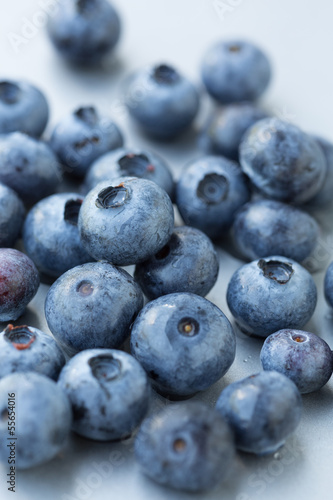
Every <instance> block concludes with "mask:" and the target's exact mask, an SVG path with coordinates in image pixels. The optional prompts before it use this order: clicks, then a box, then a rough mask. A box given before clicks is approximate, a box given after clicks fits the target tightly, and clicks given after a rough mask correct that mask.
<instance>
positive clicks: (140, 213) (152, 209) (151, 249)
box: [79, 177, 174, 266]
mask: <svg viewBox="0 0 333 500" xmlns="http://www.w3.org/2000/svg"><path fill="white" fill-rule="evenodd" d="M173 228H174V214H173V207H172V203H171V200H170V198H169V196H168V195H167V193H166V192H165V191H164V190H163V189H161V188H160V187H159V186H157V184H155V182H151V181H148V180H146V179H137V178H134V177H119V178H118V179H114V181H113V182H112V183H111V182H109V181H104V182H100V183H99V184H98V185H97V186H96V187H95V188H94V189H92V190H91V191H90V192H89V193H88V194H87V196H86V198H85V200H84V202H83V204H82V208H81V210H80V215H79V231H80V235H81V241H82V244H83V246H84V248H85V249H86V250H87V252H88V253H89V254H90V255H91V256H92V257H94V259H96V260H101V259H106V260H108V261H110V262H112V264H115V265H117V266H128V265H131V264H137V263H139V262H143V261H145V260H147V259H148V258H149V257H151V256H152V255H154V254H155V253H157V252H158V251H159V250H161V248H163V247H164V245H165V244H166V243H167V242H168V240H169V239H170V236H171V233H172V231H173Z"/></svg>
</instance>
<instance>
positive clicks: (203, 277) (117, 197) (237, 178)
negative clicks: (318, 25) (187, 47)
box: [0, 0, 333, 491]
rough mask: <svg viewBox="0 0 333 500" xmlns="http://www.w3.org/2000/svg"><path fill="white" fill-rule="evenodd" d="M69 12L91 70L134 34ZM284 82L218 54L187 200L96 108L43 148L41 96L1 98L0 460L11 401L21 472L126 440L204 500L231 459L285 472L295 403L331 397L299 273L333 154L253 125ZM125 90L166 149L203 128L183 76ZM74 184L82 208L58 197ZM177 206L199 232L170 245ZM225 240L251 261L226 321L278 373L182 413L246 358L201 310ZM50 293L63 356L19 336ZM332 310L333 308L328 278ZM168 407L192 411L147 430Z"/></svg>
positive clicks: (305, 139) (74, 199)
mask: <svg viewBox="0 0 333 500" xmlns="http://www.w3.org/2000/svg"><path fill="white" fill-rule="evenodd" d="M60 7H61V8H60V9H59V10H58V12H57V14H56V15H54V16H53V17H52V19H50V22H49V26H48V29H49V35H50V38H51V40H52V42H53V44H54V46H55V47H56V49H57V50H58V51H59V53H60V54H61V55H62V56H63V57H64V58H65V59H66V60H67V61H69V62H70V63H71V64H73V65H74V66H75V65H91V64H93V63H94V64H95V63H96V62H99V61H101V60H102V59H103V58H104V57H105V56H107V55H108V53H109V52H110V51H111V50H112V49H113V48H114V47H115V45H116V43H117V41H118V39H119V36H120V19H119V16H118V14H117V13H116V12H115V10H114V8H113V7H112V6H111V5H110V4H109V3H108V1H106V0H70V1H69V0H67V1H65V2H62V3H60ZM270 78H271V67H270V63H269V60H268V58H267V57H266V55H265V54H264V53H263V52H262V51H261V50H260V49H259V48H258V47H256V46H254V45H253V44H251V43H249V42H244V41H241V40H236V41H224V42H219V43H217V44H216V45H215V46H213V47H212V48H210V49H209V50H208V52H207V53H206V55H205V56H204V59H203V64H202V81H203V84H204V87H205V89H206V91H207V92H208V94H209V95H210V96H211V97H212V98H213V100H214V102H216V106H215V111H214V113H213V115H212V116H211V117H210V119H209V121H208V123H207V124H206V125H205V126H204V128H203V130H201V131H200V133H199V137H198V142H199V144H200V145H201V147H202V148H203V153H202V155H201V157H199V158H198V159H196V160H195V161H192V162H191V163H189V165H187V167H186V168H185V169H184V171H183V172H182V173H181V174H180V176H179V178H178V180H177V182H175V181H174V179H173V176H172V174H171V171H170V169H169V166H168V165H167V163H166V162H165V160H164V159H163V158H161V157H160V156H159V155H158V154H156V153H155V152H152V151H146V150H144V151H142V150H137V149H131V148H130V147H127V146H124V141H123V135H122V133H121V131H120V130H119V128H118V127H117V125H116V124H115V123H114V122H113V120H112V119H111V118H110V117H108V116H104V115H102V114H100V113H99V112H98V110H97V109H95V108H94V107H87V106H86V107H81V108H79V109H76V110H74V111H73V112H71V113H70V114H68V116H66V117H65V118H64V119H63V120H62V121H61V122H60V123H59V124H58V125H56V127H55V128H54V130H53V132H52V134H51V136H50V138H49V140H43V139H41V136H42V134H43V132H44V130H45V127H46V124H47V122H48V117H49V109H48V104H47V100H46V99H45V97H44V95H43V93H42V92H41V91H40V90H38V89H37V88H35V87H34V86H33V85H31V84H29V83H27V82H21V81H9V80H3V81H0V207H1V211H0V247H1V248H0V321H1V322H5V323H6V326H5V328H4V330H3V331H2V332H1V334H0V432H1V434H0V445H1V446H0V459H1V460H3V461H4V462H6V460H7V448H6V445H5V443H6V439H7V437H8V436H7V426H8V418H9V416H10V414H9V411H8V408H7V405H8V392H10V393H15V394H16V398H17V401H18V406H19V412H18V414H17V429H16V433H17V459H16V460H17V462H16V463H17V467H18V468H22V469H26V468H30V467H33V466H36V465H38V464H41V463H43V462H45V461H48V460H50V459H52V458H53V457H55V455H56V454H57V453H58V452H59V451H60V450H61V449H62V448H63V446H64V444H65V442H66V440H67V438H68V436H69V433H70V431H71V430H73V431H74V432H76V433H77V434H79V435H81V436H84V437H86V438H90V439H94V440H99V441H110V440H111V441H114V440H119V439H124V438H126V437H128V436H130V435H132V433H133V432H136V431H137V430H138V428H139V426H140V428H139V430H138V433H137V436H136V441H135V452H136V456H137V460H138V462H139V464H140V466H141V467H142V469H143V471H144V472H145V473H146V474H147V475H148V476H150V477H151V478H153V479H154V480H156V481H157V482H159V483H161V484H165V485H168V486H170V487H173V488H178V489H183V490H190V491H200V490H205V489H209V488H212V487H214V486H215V485H217V484H218V483H219V482H220V481H221V480H222V479H223V478H224V477H225V476H226V474H227V473H228V470H229V469H230V468H231V467H232V463H233V458H234V455H235V448H237V449H239V450H242V451H245V452H249V453H254V454H256V455H265V454H271V453H274V452H275V451H276V450H277V449H278V448H279V447H281V446H282V445H283V443H284V442H285V440H286V438H287V437H288V436H289V435H290V434H291V433H292V432H293V431H294V430H295V429H296V427H297V425H298V424H299V421H300V418H301V411H302V400H301V395H300V394H301V393H308V392H312V391H317V390H319V389H320V388H321V387H323V386H324V385H325V384H326V383H327V382H328V380H329V379H330V377H331V375H332V370H333V356H332V351H331V349H330V347H329V346H328V345H327V343H326V342H325V341H324V340H322V339H321V338H319V337H318V336H317V335H315V334H314V333H310V332H306V331H303V330H302V328H303V327H304V325H305V324H306V323H307V322H308V321H309V319H310V318H311V317H312V315H313V313H314V310H315V308H316V303H317V288H316V285H315V282H314V280H313V278H312V276H311V274H310V273H309V272H308V271H307V270H306V269H305V267H303V266H302V262H303V263H304V261H305V259H306V258H308V257H309V256H310V255H311V253H312V252H313V250H314V249H315V247H316V244H317V241H318V238H319V235H320V227H319V225H318V223H317V222H316V220H315V219H314V218H313V216H311V215H310V214H309V213H308V211H307V210H308V208H309V207H324V206H326V207H329V203H330V202H331V200H332V189H333V145H332V144H331V143H328V142H327V141H325V140H323V139H320V138H317V137H313V136H311V135H308V134H307V133H305V132H304V131H302V130H300V129H299V128H298V127H297V126H295V125H292V124H290V123H288V122H285V121H283V120H281V119H278V118H276V117H272V116H269V115H268V114H267V113H266V112H265V111H263V110H261V109H260V108H259V107H258V106H257V104H256V103H255V101H256V100H257V99H258V98H259V97H260V96H261V94H262V93H263V92H264V91H265V89H266V88H267V86H268V84H269V82H270ZM126 85H127V87H126V92H125V94H126V102H127V107H128V111H129V114H130V116H131V117H132V118H133V120H135V122H136V123H137V124H138V126H139V127H141V128H142V129H143V130H144V131H145V133H147V134H148V135H150V136H153V137H155V138H159V139H163V140H168V141H169V140H172V139H174V138H175V137H178V136H179V135H180V134H181V133H183V132H184V131H185V130H186V129H188V128H189V127H190V126H191V125H192V123H193V120H194V119H195V117H196V115H197V112H198V109H199V102H200V98H201V94H200V92H199V91H198V90H197V88H196V86H195V85H193V84H192V83H191V82H190V81H189V80H188V79H187V78H186V77H185V76H183V75H182V74H181V73H179V72H178V71H177V70H176V69H175V68H173V67H171V66H170V65H166V64H157V65H154V66H152V67H148V68H145V69H143V70H140V71H137V72H136V73H134V74H133V75H132V76H131V77H129V78H128V80H127V82H126ZM138 89H145V91H144V93H143V94H141V96H140V99H136V94H137V91H138ZM63 177H65V178H66V177H71V178H72V179H73V178H74V179H76V182H77V190H76V191H74V192H62V191H64V183H63V180H62V179H63ZM173 203H174V204H176V206H177V208H178V210H179V213H180V215H181V217H182V219H183V221H184V223H185V225H182V226H180V227H175V222H174V207H173ZM302 207H303V208H302ZM21 236H22V242H23V247H22V245H21V240H20V238H21ZM226 238H230V239H232V242H233V243H232V244H233V248H234V251H235V252H237V254H238V255H239V256H240V257H241V258H242V259H244V261H248V262H247V263H245V264H244V265H243V266H242V267H240V268H239V269H238V270H237V271H236V272H235V273H234V275H233V276H232V278H231V280H230V283H229V285H228V290H227V302H228V306H229V309H230V311H231V313H232V316H233V317H234V320H235V325H236V327H237V328H239V329H240V330H241V331H242V332H244V333H246V334H248V335H250V336H256V337H261V338H262V339H265V340H264V343H263V347H262V350H261V354H260V359H261V363H262V367H263V371H262V372H260V373H257V374H253V375H251V376H250V377H247V378H245V379H243V380H240V381H237V382H234V383H231V384H230V385H228V386H227V387H226V388H225V389H224V390H223V391H222V393H221V395H220V396H219V398H218V400H217V403H216V408H215V409H213V408H210V407H209V406H207V405H205V404H203V403H199V402H193V401H192V402H189V401H183V400H187V399H188V398H190V397H191V396H193V395H194V394H196V393H198V392H199V391H204V390H206V389H207V388H209V387H211V386H212V385H213V384H214V383H215V382H217V381H218V380H220V379H221V377H223V376H224V375H225V373H226V372H227V371H228V370H229V368H230V367H231V365H232V363H233V361H234V359H235V353H236V336H235V333H234V328H233V326H232V325H231V323H230V322H229V320H228V319H227V317H226V316H225V314H224V313H223V312H222V311H221V310H220V309H219V308H218V307H217V306H216V305H214V304H213V303H212V302H210V301H208V300H207V299H205V298H204V297H205V296H206V295H207V294H208V293H209V292H210V290H211V289H212V287H213V286H214V284H215V283H216V281H217V277H218V273H219V262H218V258H217V253H216V250H215V247H214V244H213V242H212V240H214V242H215V243H216V242H217V241H219V242H220V241H221V240H223V239H226ZM14 246H15V247H18V248H20V249H21V250H22V248H23V251H24V253H23V252H22V251H19V250H18V249H17V248H13V247H14ZM130 265H135V271H134V275H133V277H132V275H131V274H129V273H128V272H127V271H126V270H124V269H123V266H130ZM45 279H48V280H53V281H54V282H53V284H52V286H51V287H50V289H49V292H48V294H47V297H46V301H45V316H46V320H47V324H48V326H49V329H50V331H51V332H52V334H53V337H54V338H52V337H51V336H50V335H48V334H46V333H43V332H42V331H40V330H38V329H37V328H35V327H34V326H27V325H21V324H18V325H17V326H14V325H13V324H12V322H15V321H16V320H19V318H20V316H21V315H22V313H23V312H24V310H25V308H26V306H27V305H28V304H29V302H30V301H31V300H32V299H33V297H34V296H35V294H36V293H37V291H38V288H39V284H40V280H42V281H45ZM325 294H326V299H327V302H328V303H329V305H330V306H331V307H333V263H332V264H331V266H330V267H329V269H328V271H327V274H326V278H325ZM145 298H146V299H145ZM129 338H130V348H129V343H128V339H129ZM126 342H127V343H126ZM129 350H130V353H131V354H129V353H128V352H126V351H129ZM153 391H157V392H158V393H159V394H160V395H162V396H164V397H165V398H167V399H169V400H171V401H174V400H177V402H176V403H171V402H170V404H168V405H167V406H166V408H165V409H164V410H163V411H161V412H160V413H158V414H152V412H151V411H150V412H149V408H150V399H151V395H152V392H153ZM147 414H149V416H148V417H147Z"/></svg>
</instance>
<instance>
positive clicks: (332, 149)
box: [309, 137, 333, 208]
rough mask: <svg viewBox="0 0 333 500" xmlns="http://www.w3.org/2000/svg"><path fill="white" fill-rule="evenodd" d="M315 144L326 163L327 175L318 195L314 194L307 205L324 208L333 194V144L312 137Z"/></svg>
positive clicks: (330, 200) (320, 138)
mask: <svg viewBox="0 0 333 500" xmlns="http://www.w3.org/2000/svg"><path fill="white" fill-rule="evenodd" d="M314 139H315V140H316V142H317V143H318V144H319V146H320V147H321V149H322V151H323V153H324V156H325V159H326V163H327V173H326V178H325V181H324V184H323V187H322V188H321V189H320V191H319V193H318V194H316V196H315V197H314V198H311V200H310V202H309V204H310V205H311V206H313V207H319V208H320V207H325V206H326V205H328V204H329V203H331V202H332V193H333V144H332V143H331V142H329V141H327V140H326V139H323V138H322V137H314Z"/></svg>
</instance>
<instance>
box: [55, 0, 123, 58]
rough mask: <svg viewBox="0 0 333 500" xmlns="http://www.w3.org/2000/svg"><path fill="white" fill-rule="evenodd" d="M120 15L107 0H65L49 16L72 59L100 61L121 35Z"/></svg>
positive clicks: (57, 42) (59, 44) (61, 51)
mask: <svg viewBox="0 0 333 500" xmlns="http://www.w3.org/2000/svg"><path fill="white" fill-rule="evenodd" d="M120 30H121V25H120V18H119V16H118V14H117V12H116V10H115V9H114V7H113V6H112V5H111V4H110V3H109V2H108V1H107V0H61V1H60V3H59V5H58V8H57V11H56V12H54V14H53V15H52V16H50V17H49V22H48V33H49V36H50V39H51V41H52V43H53V45H54V46H55V48H56V49H57V50H58V52H59V54H60V55H61V56H62V57H64V59H66V60H67V61H68V62H70V63H74V64H78V65H82V66H91V65H98V64H100V63H101V62H102V60H103V59H104V58H105V57H106V56H107V55H108V54H109V53H110V52H111V51H112V50H113V49H114V47H115V46H116V45H117V43H118V40H119V37H120Z"/></svg>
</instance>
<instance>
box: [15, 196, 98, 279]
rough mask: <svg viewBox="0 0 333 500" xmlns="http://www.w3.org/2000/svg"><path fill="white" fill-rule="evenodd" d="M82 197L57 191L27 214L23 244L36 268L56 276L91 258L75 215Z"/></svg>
mask: <svg viewBox="0 0 333 500" xmlns="http://www.w3.org/2000/svg"><path fill="white" fill-rule="evenodd" d="M82 202H83V198H82V197H81V196H80V195H78V194H75V193H59V194H54V195H52V196H49V197H47V198H44V199H43V200H41V201H40V202H38V203H37V204H36V205H34V206H33V208H32V209H31V210H30V212H29V213H28V215H27V217H26V219H25V222H24V226H23V244H24V248H25V250H26V252H27V254H28V255H29V257H30V258H31V259H32V260H33V261H34V263H35V264H36V266H37V268H38V270H39V271H40V272H42V273H44V274H45V275H48V276H54V277H56V278H57V277H58V276H60V275H61V274H63V273H64V272H66V271H68V270H69V269H72V268H73V267H75V266H79V265H80V264H85V263H86V262H91V261H92V260H93V258H92V257H90V255H89V254H88V253H87V252H86V251H85V249H84V248H83V246H82V243H81V240H80V236H79V231H78V227H77V224H78V217H79V212H80V208H81V205H82Z"/></svg>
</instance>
